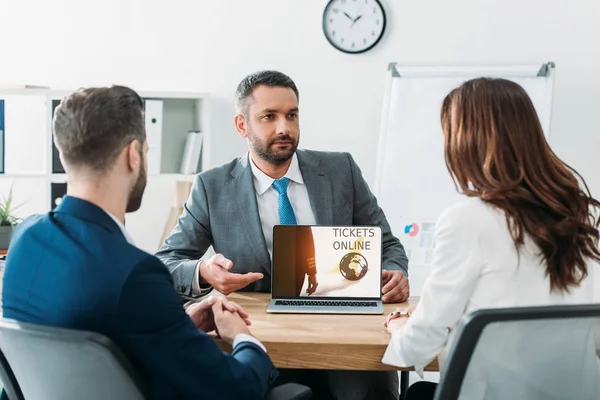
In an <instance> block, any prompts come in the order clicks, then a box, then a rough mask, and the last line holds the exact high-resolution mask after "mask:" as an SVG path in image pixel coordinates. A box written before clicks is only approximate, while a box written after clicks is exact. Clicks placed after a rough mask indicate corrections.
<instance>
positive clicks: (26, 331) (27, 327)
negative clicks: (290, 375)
mask: <svg viewBox="0 0 600 400" xmlns="http://www.w3.org/2000/svg"><path fill="white" fill-rule="evenodd" d="M0 332H1V334H2V342H1V343H0V345H1V347H2V351H3V353H4V355H5V356H6V360H8V364H10V368H11V370H12V371H13V372H14V376H16V377H17V380H18V384H19V385H18V386H17V387H20V390H21V391H22V393H23V395H24V396H25V398H26V399H87V400H96V399H97V400H106V399H111V400H126V399H127V400H144V399H146V391H145V387H144V385H143V382H142V381H141V379H140V376H139V375H138V373H137V372H136V371H135V369H134V368H133V366H132V365H131V364H130V363H129V361H128V360H127V359H126V358H125V356H124V355H123V353H122V352H121V351H120V350H119V349H118V348H117V346H116V345H115V344H114V343H113V342H112V341H111V340H110V339H108V338H107V337H105V336H103V335H100V334H98V333H93V332H87V331H77V330H71V329H64V328H56V327H49V326H41V325H36V324H30V323H23V322H17V321H14V320H8V319H2V320H0ZM65 376H68V377H70V378H71V379H69V382H68V384H66V383H65V380H64V377H65ZM7 394H8V395H9V398H10V400H13V397H11V396H10V393H8V392H7ZM311 395H312V393H311V391H310V389H309V388H307V387H305V386H302V385H296V384H287V385H282V386H280V387H276V388H274V389H273V390H272V391H271V392H270V393H269V394H268V396H267V400H306V399H310V397H311ZM21 399H22V397H21ZM15 400H20V399H19V397H15Z"/></svg>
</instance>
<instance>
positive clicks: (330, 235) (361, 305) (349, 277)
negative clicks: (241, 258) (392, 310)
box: [267, 225, 383, 314]
mask: <svg viewBox="0 0 600 400" xmlns="http://www.w3.org/2000/svg"><path fill="white" fill-rule="evenodd" d="M381 241H382V238H381V228H379V227H374V226H308V225H275V226H274V227H273V265H272V271H271V301H270V302H269V305H268V306H267V312H269V313H297V314H306V313H311V314H383V305H382V304H381V252H382V250H381V247H382V243H381Z"/></svg>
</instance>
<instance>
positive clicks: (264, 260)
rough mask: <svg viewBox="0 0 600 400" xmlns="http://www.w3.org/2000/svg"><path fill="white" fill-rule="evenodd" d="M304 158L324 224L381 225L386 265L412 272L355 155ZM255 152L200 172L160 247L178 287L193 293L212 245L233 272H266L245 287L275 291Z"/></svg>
mask: <svg viewBox="0 0 600 400" xmlns="http://www.w3.org/2000/svg"><path fill="white" fill-rule="evenodd" d="M296 154H297V155H298V164H299V165H300V171H301V172H302V177H303V178H304V183H305V184H306V189H307V191H308V197H309V200H310V204H311V208H312V211H313V213H314V216H315V220H316V223H317V225H375V226H380V227H381V229H382V234H383V268H385V269H389V270H402V271H403V272H404V274H405V275H408V259H407V258H406V254H405V252H404V248H403V247H402V244H400V241H399V240H398V239H397V238H396V237H394V235H392V232H391V230H390V226H389V224H388V222H387V220H386V218H385V215H384V213H383V211H382V210H381V208H380V207H379V206H378V205H377V199H376V198H375V196H374V195H373V193H372V192H371V190H370V189H369V187H368V185H367V183H366V182H365V180H364V179H363V177H362V173H361V171H360V168H359V167H358V165H356V163H355V162H354V160H353V159H352V156H351V155H350V154H348V153H330V152H320V151H311V150H298V151H297V153H296ZM248 161H249V160H248V156H247V155H245V156H243V157H241V158H238V159H236V160H233V161H231V162H230V163H228V164H225V165H222V166H220V167H216V168H213V169H211V170H208V171H205V172H202V173H200V174H199V175H198V176H197V177H196V182H195V183H194V186H193V188H192V192H191V194H190V197H189V199H188V200H187V202H186V204H185V207H184V210H183V213H182V214H181V215H180V216H179V219H178V220H177V225H176V226H175V228H174V229H173V231H172V232H171V235H170V236H169V237H168V238H167V239H166V240H165V243H164V244H163V245H162V247H161V248H160V249H159V250H158V252H157V253H156V256H157V257H158V258H160V259H161V260H162V261H163V263H165V265H166V266H167V268H168V269H169V271H171V275H172V276H173V281H174V283H175V288H176V289H177V291H178V292H179V293H180V294H181V295H185V296H191V291H192V279H193V276H194V271H195V269H196V264H197V263H198V260H199V259H200V258H201V257H202V256H203V255H204V253H205V252H206V251H207V249H208V248H209V247H210V246H211V245H212V246H213V248H214V250H215V252H217V253H221V254H223V255H224V256H225V257H227V258H228V259H230V260H231V261H232V262H233V267H232V269H231V271H232V272H237V273H246V272H261V273H263V274H264V278H263V279H261V280H259V281H257V282H254V283H252V284H250V285H249V286H247V287H246V288H244V290H245V291H256V292H270V291H271V259H270V256H269V252H268V250H267V245H266V242H265V238H264V235H263V232H262V227H261V223H260V215H259V213H258V205H257V202H256V192H255V189H254V181H253V175H252V168H251V167H250V165H249V164H248Z"/></svg>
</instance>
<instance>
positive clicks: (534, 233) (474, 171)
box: [441, 78, 600, 292]
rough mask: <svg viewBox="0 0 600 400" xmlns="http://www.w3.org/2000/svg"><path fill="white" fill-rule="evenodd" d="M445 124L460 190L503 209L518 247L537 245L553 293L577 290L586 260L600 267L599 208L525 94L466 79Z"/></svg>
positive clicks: (507, 84)
mask: <svg viewBox="0 0 600 400" xmlns="http://www.w3.org/2000/svg"><path fill="white" fill-rule="evenodd" d="M441 122H442V129H443V131H444V153H445V158H446V166H447V167H448V171H449V172H450V174H451V175H452V179H453V180H454V184H455V185H456V186H457V189H458V188H459V187H460V190H461V191H462V192H463V193H464V194H465V195H467V196H471V197H479V198H481V200H483V201H484V202H486V203H488V204H490V205H492V206H494V207H496V208H499V209H501V210H503V211H504V212H505V214H506V220H507V223H508V226H509V229H510V231H511V234H512V236H513V240H514V242H515V246H516V247H517V249H518V248H519V247H520V246H521V245H523V243H524V234H525V233H526V234H528V235H529V236H530V237H531V239H533V241H534V242H535V243H536V244H537V246H538V247H539V249H540V250H541V256H542V257H543V259H544V260H545V262H546V265H547V267H546V274H547V275H548V276H549V277H550V289H551V291H552V290H559V291H566V292H568V291H569V288H570V287H574V286H578V285H579V283H580V282H581V281H582V280H583V279H584V278H585V277H586V276H587V274H588V270H587V266H586V261H587V260H588V259H594V260H596V261H600V251H599V250H598V247H597V245H598V237H599V233H598V229H597V227H598V223H599V222H600V220H599V219H597V218H596V217H595V211H596V208H598V207H599V206H600V203H599V202H598V201H597V200H596V199H594V198H593V197H592V196H591V194H590V191H589V189H588V187H587V185H586V183H585V181H584V179H583V178H582V177H581V176H580V175H579V174H578V173H577V171H575V170H574V169H573V168H571V167H569V166H568V165H566V164H565V163H564V162H562V161H561V160H560V159H559V158H558V157H557V156H556V154H554V152H553V151H552V150H551V149H550V146H549V145H548V142H547V141H546V138H545V137H544V132H543V129H542V126H541V124H540V121H539V119H538V116H537V113H536V110H535V108H534V106H533V103H532V102H531V99H530V98H529V96H528V95H527V93H526V92H525V90H524V89H523V88H522V87H521V86H519V85H518V84H517V83H515V82H512V81H509V80H506V79H490V78H478V79H473V80H470V81H467V82H465V83H464V84H462V85H461V86H460V87H458V88H456V89H454V90H453V91H452V92H450V93H449V94H448V96H446V98H445V99H444V102H443V105H442V112H441ZM578 178H579V181H578ZM580 182H581V186H580ZM582 187H583V188H584V190H583V189H582Z"/></svg>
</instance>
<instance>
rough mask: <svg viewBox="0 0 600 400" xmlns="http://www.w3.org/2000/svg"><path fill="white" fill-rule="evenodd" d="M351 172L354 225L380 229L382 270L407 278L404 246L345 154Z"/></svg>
mask: <svg viewBox="0 0 600 400" xmlns="http://www.w3.org/2000/svg"><path fill="white" fill-rule="evenodd" d="M347 156H348V160H349V162H350V169H351V171H352V181H353V183H354V185H353V186H354V207H353V209H354V215H353V221H352V223H353V224H354V225H375V226H379V227H381V232H382V242H383V243H382V247H383V268H384V269H387V270H400V271H402V272H403V273H404V275H406V276H408V258H407V257H406V253H405V252H404V246H402V244H401V243H400V240H398V238H397V237H395V236H394V235H393V234H392V230H391V228H390V224H389V223H388V221H387V219H386V217H385V214H384V213H383V210H382V209H381V207H379V205H378V204H377V198H375V195H374V194H373V193H372V192H371V189H369V185H368V184H367V182H366V181H365V179H364V178H363V176H362V172H361V171H360V168H359V167H358V165H357V164H356V162H355V161H354V159H353V158H352V156H351V155H350V154H347Z"/></svg>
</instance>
